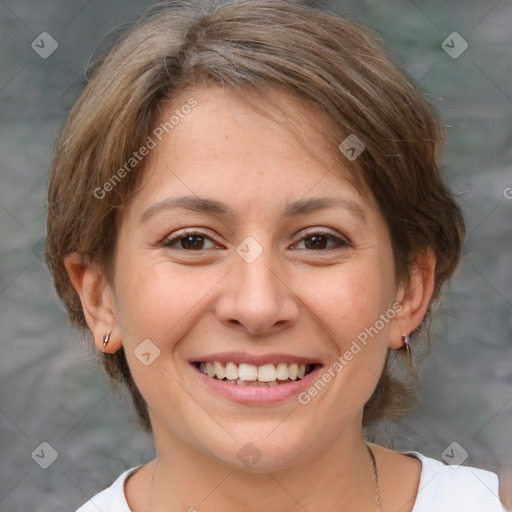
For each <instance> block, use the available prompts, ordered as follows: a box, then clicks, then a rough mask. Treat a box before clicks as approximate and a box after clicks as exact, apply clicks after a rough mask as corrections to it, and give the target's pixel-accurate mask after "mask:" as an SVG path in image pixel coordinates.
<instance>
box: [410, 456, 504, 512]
mask: <svg viewBox="0 0 512 512" xmlns="http://www.w3.org/2000/svg"><path fill="white" fill-rule="evenodd" d="M403 453H404V455H413V456H415V457H417V458H418V459H419V460H420V462H421V465H422V470H421V477H420V483H419V487H418V495H417V498H416V502H415V504H414V508H413V512H434V511H435V512H503V510H504V508H503V506H502V505H501V501H500V499H499V489H498V487H499V482H498V477H497V475H496V474H495V473H491V472H490V471H486V470H483V469H478V468H474V467H471V466H450V465H447V464H444V463H442V462H439V461H437V460H435V459H432V458H430V457H426V456H424V455H422V454H421V453H419V452H414V451H411V452H403Z"/></svg>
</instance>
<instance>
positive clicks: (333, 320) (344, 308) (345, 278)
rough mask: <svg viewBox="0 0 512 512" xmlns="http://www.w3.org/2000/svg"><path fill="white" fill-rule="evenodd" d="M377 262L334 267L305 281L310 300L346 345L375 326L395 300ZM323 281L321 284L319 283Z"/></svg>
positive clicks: (390, 284)
mask: <svg viewBox="0 0 512 512" xmlns="http://www.w3.org/2000/svg"><path fill="white" fill-rule="evenodd" d="M388 281H389V279H387V278H386V277H385V274H383V273H382V269H381V268H380V265H379V262H378V261H372V262H371V264H367V263H356V262H354V263H351V264H347V265H346V266H344V267H339V268H336V269H333V271H332V272H330V273H329V274H328V275H327V274H326V275H325V278H324V279H319V278H318V276H316V278H311V279H309V280H308V279H306V280H303V285H302V288H303V290H305V291H306V296H307V297H308V298H307V301H308V303H309V304H314V306H313V307H314V308H315V311H314V313H315V314H317V315H318V316H319V317H320V318H322V319H323V320H324V322H325V323H326V324H327V325H328V327H329V330H330V332H331V333H334V334H335V335H336V337H337V339H338V340H339V343H340V344H341V345H342V346H344V345H346V344H347V343H348V344H350V342H351V341H352V340H353V339H356V338H357V336H358V335H359V334H360V333H361V332H362V331H364V329H366V328H368V327H370V326H372V325H374V324H375V322H376V321H377V320H378V319H379V317H380V315H381V314H385V313H386V311H387V310H388V309H389V308H390V307H391V305H392V302H393V296H394V294H393V286H392V283H390V282H388ZM320 283H321V284H320Z"/></svg>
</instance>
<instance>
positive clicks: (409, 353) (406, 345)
mask: <svg viewBox="0 0 512 512" xmlns="http://www.w3.org/2000/svg"><path fill="white" fill-rule="evenodd" d="M402 341H403V342H404V344H403V346H402V350H403V351H405V352H407V357H408V358H409V361H411V360H412V351H411V337H410V336H409V335H408V334H402Z"/></svg>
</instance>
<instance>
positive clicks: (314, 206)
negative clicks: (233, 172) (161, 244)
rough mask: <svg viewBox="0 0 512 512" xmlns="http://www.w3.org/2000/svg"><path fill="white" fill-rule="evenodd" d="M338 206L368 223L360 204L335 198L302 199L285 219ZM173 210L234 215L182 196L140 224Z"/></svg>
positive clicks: (149, 211) (215, 203) (207, 202)
mask: <svg viewBox="0 0 512 512" xmlns="http://www.w3.org/2000/svg"><path fill="white" fill-rule="evenodd" d="M336 206H338V207H342V208H344V209H345V210H347V211H348V212H349V213H351V214H352V215H353V216H354V217H358V218H359V219H360V220H362V221H363V222H365V221H366V213H365V211H364V209H363V208H362V207H361V206H360V205H359V204H358V203H356V202H355V201H352V200H350V199H346V198H342V197H335V196H328V197H312V198H309V199H300V200H298V201H295V202H293V203H289V204H287V205H286V207H285V209H284V214H283V215H284V216H285V217H292V216H297V215H305V214H308V213H312V212H317V211H320V210H324V209H327V208H334V207H336ZM173 208H183V209H186V210H191V211H193V212H198V213H205V214H209V215H213V216H216V217H227V216H230V215H231V216H232V215H233V211H232V210H231V208H230V207H229V206H228V205H227V204H225V203H221V202H220V201H217V200H215V199H209V198H206V197H199V196H180V197H170V198H167V199H163V200H162V201H159V202H157V203H155V204H153V205H151V206H150V207H149V208H148V209H147V210H145V211H144V213H143V214H142V215H141V217H140V221H139V222H141V223H142V222H145V221H147V220H148V219H149V218H150V217H153V216H154V215H155V214H157V213H159V212H161V211H165V210H171V209H173Z"/></svg>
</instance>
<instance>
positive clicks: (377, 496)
mask: <svg viewBox="0 0 512 512" xmlns="http://www.w3.org/2000/svg"><path fill="white" fill-rule="evenodd" d="M365 444H366V448H368V453H369V454H370V458H371V459H372V466H373V478H374V479H375V502H376V503H377V507H378V508H377V512H381V508H380V489H379V475H378V472H377V462H376V461H375V455H373V451H372V449H371V448H370V446H369V445H368V444H367V443H365ZM157 465H158V462H157V463H156V464H155V469H154V470H153V473H152V475H151V482H150V485H149V489H150V491H149V506H150V510H152V508H151V501H152V500H151V497H152V489H153V480H154V478H155V472H156V467H157Z"/></svg>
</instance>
